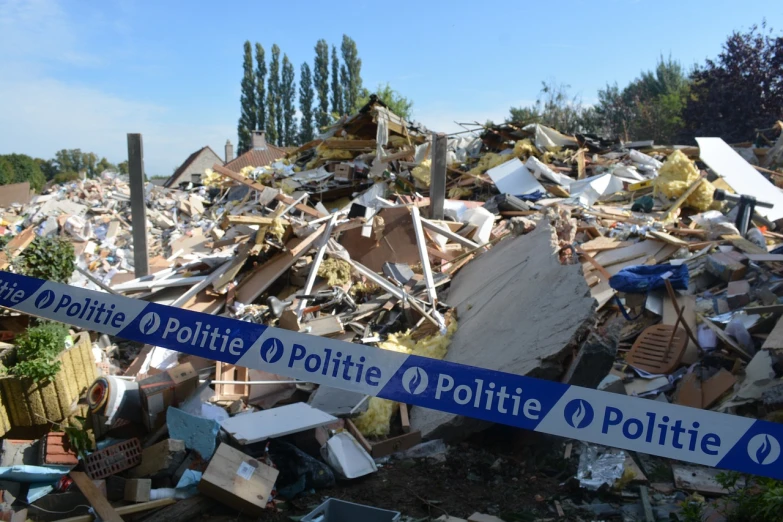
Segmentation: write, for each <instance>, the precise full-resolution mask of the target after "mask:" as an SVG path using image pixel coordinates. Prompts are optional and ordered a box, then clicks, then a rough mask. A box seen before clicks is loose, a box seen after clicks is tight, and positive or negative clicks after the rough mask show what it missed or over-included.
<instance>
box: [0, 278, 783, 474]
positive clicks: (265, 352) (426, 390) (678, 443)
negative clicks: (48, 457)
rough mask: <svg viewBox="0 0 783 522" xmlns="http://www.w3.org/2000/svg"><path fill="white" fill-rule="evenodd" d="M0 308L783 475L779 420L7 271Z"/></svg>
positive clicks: (557, 431)
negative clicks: (372, 344)
mask: <svg viewBox="0 0 783 522" xmlns="http://www.w3.org/2000/svg"><path fill="white" fill-rule="evenodd" d="M0 306H4V307H7V308H12V309H14V310H18V311H19V312H24V313H27V314H30V315H35V316H39V317H44V318H47V319H52V320H56V321H61V322H63V323H67V324H71V325H74V326H78V327H81V328H86V329H90V330H95V331H98V332H103V333H107V334H110V335H114V336H117V337H122V338H125V339H130V340H134V341H139V342H142V343H147V344H151V345H155V346H162V347H165V348H170V349H173V350H177V351H180V352H185V353H189V354H193V355H197V356H201V357H205V358H209V359H214V360H219V361H223V362H227V363H231V364H237V365H240V366H244V367H247V368H255V369H259V370H265V371H269V372H273V373H276V374H280V375H285V376H288V377H294V378H298V379H302V380H306V381H309V382H316V383H319V384H325V385H329V386H333V387H336V388H342V389H345V390H350V391H355V392H360V393H364V394H368V395H372V396H377V397H382V398H384V399H391V400H394V401H399V402H404V403H407V404H414V405H417V406H423V407H425V408H431V409H434V410H440V411H445V412H450V413H455V414H458V415H464V416H468V417H475V418H478V419H483V420H487V421H490V422H497V423H501V424H508V425H511V426H517V427H520V428H525V429H529V430H535V431H540V432H543V433H550V434H553V435H559V436H562V437H568V438H573V439H578V440H583V441H587V442H593V443H597V444H603V445H606V446H613V447H618V448H624V449H628V450H632V451H640V452H643V453H649V454H652V455H660V456H662V457H669V458H674V459H678V460H683V461H688V462H694V463H697V464H703V465H708V466H714V467H718V468H725V469H731V470H736V471H740V472H745V473H753V474H757V475H764V476H768V477H773V478H778V479H783V466H781V465H780V460H781V459H780V457H781V441H783V425H779V424H774V423H770V422H765V421H759V420H755V419H750V418H745V417H738V416H734V415H726V414H721V413H716V412H711V411H705V410H700V409H695V408H687V407H684V406H677V405H673V404H666V403H661V402H657V401H651V400H644V399H638V398H633V397H627V396H624V395H618V394H613V393H606V392H600V391H597V390H591V389H587V388H580V387H577V386H569V385H566V384H561V383H557V382H551V381H544V380H539V379H534V378H530V377H521V376H518V375H512V374H509V373H504V372H498V371H494V370H487V369H483V368H476V367H473V366H466V365H462V364H455V363H450V362H446V361H438V360H435V359H428V358H425V357H418V356H414V355H405V354H401V353H397V352H390V351H386V350H380V349H377V348H371V347H367V346H363V345H359V344H353V343H347V342H343V341H338V340H335V339H328V338H324V337H316V336H310V335H307V334H302V333H298V332H291V331H288V330H282V329H278V328H272V327H266V326H263V325H258V324H253V323H247V322H242V321H238V320H235V319H229V318H225V317H215V316H212V315H209V314H203V313H200V312H192V311H189V310H183V309H180V308H173V307H169V306H163V305H159V304H155V303H148V302H145V301H139V300H136V299H131V298H127V297H121V296H115V295H112V294H107V293H102V292H95V291H91V290H85V289H81V288H75V287H71V286H68V285H63V284H59V283H52V282H48V281H42V280H40V279H35V278H31V277H26V276H22V275H17V274H11V273H8V272H0ZM476 349H477V350H480V349H481V348H480V347H476Z"/></svg>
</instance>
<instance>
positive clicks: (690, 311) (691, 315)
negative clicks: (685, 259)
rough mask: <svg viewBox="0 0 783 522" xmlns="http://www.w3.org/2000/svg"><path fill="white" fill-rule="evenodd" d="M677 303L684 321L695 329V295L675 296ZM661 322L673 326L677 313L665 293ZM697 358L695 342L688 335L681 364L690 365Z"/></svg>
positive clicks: (697, 352)
mask: <svg viewBox="0 0 783 522" xmlns="http://www.w3.org/2000/svg"><path fill="white" fill-rule="evenodd" d="M677 304H678V305H679V306H680V310H682V319H683V321H685V324H687V325H688V326H689V327H690V329H691V331H693V332H695V331H696V297H695V296H692V295H679V296H677ZM661 322H662V323H663V324H668V325H670V326H674V323H676V322H677V313H676V312H675V311H674V303H673V302H672V300H671V299H670V298H669V296H668V295H667V294H664V295H663V319H662V321H661ZM698 360H699V349H698V347H697V346H696V344H695V343H694V342H693V341H692V340H691V338H690V336H689V337H688V346H687V347H686V348H685V355H683V356H682V362H683V364H688V365H691V364H693V363H695V362H697V361H698Z"/></svg>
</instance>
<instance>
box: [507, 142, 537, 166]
mask: <svg viewBox="0 0 783 522" xmlns="http://www.w3.org/2000/svg"><path fill="white" fill-rule="evenodd" d="M513 154H514V156H516V157H517V158H519V159H521V160H522V161H524V160H526V159H528V158H529V157H530V156H535V157H539V156H540V154H539V153H538V149H536V146H535V145H533V142H532V141H530V140H529V139H524V140H518V141H517V142H516V143H515V144H514V152H513Z"/></svg>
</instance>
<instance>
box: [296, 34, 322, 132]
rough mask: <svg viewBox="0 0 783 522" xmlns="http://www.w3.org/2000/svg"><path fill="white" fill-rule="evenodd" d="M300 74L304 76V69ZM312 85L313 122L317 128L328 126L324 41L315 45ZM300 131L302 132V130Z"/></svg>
mask: <svg viewBox="0 0 783 522" xmlns="http://www.w3.org/2000/svg"><path fill="white" fill-rule="evenodd" d="M308 69H309V66H308ZM302 74H304V67H303V70H302ZM313 83H314V84H315V90H316V91H317V92H318V106H317V108H316V111H315V121H316V124H317V125H318V127H319V128H321V127H326V126H327V125H329V44H327V43H326V40H318V43H316V44H315V65H314V67H313ZM302 130H303V131H304V129H302ZM308 141H309V140H308Z"/></svg>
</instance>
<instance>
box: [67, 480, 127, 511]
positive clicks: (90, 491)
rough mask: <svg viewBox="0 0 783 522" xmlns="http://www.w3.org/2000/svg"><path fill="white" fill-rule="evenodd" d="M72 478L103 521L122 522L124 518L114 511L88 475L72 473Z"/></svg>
mask: <svg viewBox="0 0 783 522" xmlns="http://www.w3.org/2000/svg"><path fill="white" fill-rule="evenodd" d="M70 475H71V478H72V479H73V481H74V482H75V483H76V486H77V487H78V488H79V491H81V492H82V494H83V495H84V496H85V497H87V501H88V502H89V503H90V505H91V506H92V507H93V509H95V512H96V513H97V514H98V516H100V517H101V520H104V521H105V522H122V517H121V516H120V515H119V513H117V511H115V510H114V508H113V507H112V505H111V504H109V501H108V500H106V497H104V496H103V494H102V493H101V492H100V490H99V489H98V487H97V486H96V485H95V484H94V483H93V481H92V479H91V478H90V477H88V476H87V474H86V473H83V472H81V471H71V473H70Z"/></svg>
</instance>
